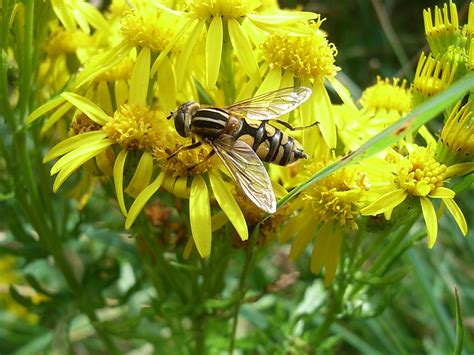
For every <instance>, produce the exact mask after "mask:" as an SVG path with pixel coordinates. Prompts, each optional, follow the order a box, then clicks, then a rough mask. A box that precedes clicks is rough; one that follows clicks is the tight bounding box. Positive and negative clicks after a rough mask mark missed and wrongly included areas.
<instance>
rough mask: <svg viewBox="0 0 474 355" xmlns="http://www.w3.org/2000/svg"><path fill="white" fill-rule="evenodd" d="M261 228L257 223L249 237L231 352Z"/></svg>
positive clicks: (234, 319)
mask: <svg viewBox="0 0 474 355" xmlns="http://www.w3.org/2000/svg"><path fill="white" fill-rule="evenodd" d="M259 230H260V228H259V226H258V225H257V226H256V227H255V229H254V230H253V232H252V234H251V235H250V237H249V247H248V249H247V254H246V255H245V263H244V267H243V268H242V272H241V273H240V280H239V288H238V290H237V295H238V296H237V300H236V304H235V308H234V312H233V315H232V318H233V321H232V329H231V332H230V343H229V354H233V352H234V348H235V336H236V333H237V321H238V319H239V311H240V305H241V303H242V300H243V298H244V296H245V281H246V280H247V275H248V273H249V270H250V265H251V262H252V257H253V251H254V248H255V244H256V243H257V238H258V234H259Z"/></svg>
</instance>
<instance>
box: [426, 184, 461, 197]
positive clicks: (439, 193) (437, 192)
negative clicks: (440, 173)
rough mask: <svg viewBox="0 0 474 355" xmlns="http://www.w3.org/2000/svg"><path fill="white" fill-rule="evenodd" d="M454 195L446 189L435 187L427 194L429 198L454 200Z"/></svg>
mask: <svg viewBox="0 0 474 355" xmlns="http://www.w3.org/2000/svg"><path fill="white" fill-rule="evenodd" d="M455 195H456V193H455V192H454V191H453V190H451V189H448V188H447V187H437V188H436V189H434V190H433V192H431V193H430V194H429V196H430V197H431V198H454V196H455Z"/></svg>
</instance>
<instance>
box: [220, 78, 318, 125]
mask: <svg viewBox="0 0 474 355" xmlns="http://www.w3.org/2000/svg"><path fill="white" fill-rule="evenodd" d="M310 95H311V89H309V88H307V87H304V86H295V87H288V88H284V89H279V90H275V91H271V92H268V93H266V94H262V95H259V96H256V97H252V98H250V99H246V100H243V101H239V102H236V103H235V104H232V105H229V106H226V107H224V109H225V110H228V111H231V112H236V113H238V114H241V115H243V116H245V117H247V118H250V119H252V120H259V121H267V120H273V119H275V118H277V117H280V116H282V115H284V114H286V113H288V112H291V111H293V110H294V109H295V108H297V107H298V106H299V105H301V104H302V103H303V102H305V101H306V100H307V99H308V97H310Z"/></svg>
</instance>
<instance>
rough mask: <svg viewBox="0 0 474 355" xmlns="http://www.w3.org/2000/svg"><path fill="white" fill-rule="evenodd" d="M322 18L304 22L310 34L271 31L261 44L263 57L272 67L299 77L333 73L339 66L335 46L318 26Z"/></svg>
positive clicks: (334, 73) (311, 77) (318, 76)
mask: <svg viewBox="0 0 474 355" xmlns="http://www.w3.org/2000/svg"><path fill="white" fill-rule="evenodd" d="M322 22H323V20H321V19H319V18H318V19H317V21H316V22H313V23H312V24H309V25H307V26H309V27H311V29H312V30H313V33H312V34H311V35H310V36H289V35H288V34H286V33H272V34H270V35H268V37H267V38H266V39H265V41H264V42H263V44H262V50H263V54H264V56H265V58H266V59H267V61H268V62H269V63H270V65H271V66H273V67H278V68H282V69H285V70H289V71H290V72H292V73H294V75H295V76H296V77H298V78H300V79H317V78H324V77H334V76H335V75H336V73H337V71H338V70H339V68H338V67H337V66H335V65H334V63H335V56H336V55H337V49H336V47H335V46H334V44H332V43H329V42H328V40H327V38H326V33H324V32H323V31H321V30H320V29H319V27H320V25H321V23H322Z"/></svg>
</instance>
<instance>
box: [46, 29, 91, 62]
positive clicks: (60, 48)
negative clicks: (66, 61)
mask: <svg viewBox="0 0 474 355" xmlns="http://www.w3.org/2000/svg"><path fill="white" fill-rule="evenodd" d="M89 45H90V37H89V36H88V35H87V34H85V33H84V32H82V31H76V32H71V31H66V30H65V29H64V28H62V27H58V28H57V29H56V30H55V31H54V32H53V33H51V35H50V37H49V39H48V40H47V41H46V46H45V51H46V53H47V54H48V55H49V56H51V57H57V56H58V55H60V54H65V53H76V51H77V50H78V49H79V48H85V47H88V46H89Z"/></svg>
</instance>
